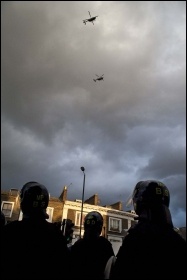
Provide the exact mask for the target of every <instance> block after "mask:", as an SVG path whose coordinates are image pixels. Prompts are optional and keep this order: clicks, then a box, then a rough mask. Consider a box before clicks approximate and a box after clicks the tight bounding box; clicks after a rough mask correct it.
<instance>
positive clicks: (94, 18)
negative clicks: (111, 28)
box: [83, 11, 98, 25]
mask: <svg viewBox="0 0 187 280" xmlns="http://www.w3.org/2000/svg"><path fill="white" fill-rule="evenodd" d="M88 13H89V15H90V18H87V19H84V20H83V23H84V24H85V25H86V22H87V21H89V22H92V23H93V25H94V20H96V17H98V16H95V17H92V16H91V14H90V12H89V11H88Z"/></svg>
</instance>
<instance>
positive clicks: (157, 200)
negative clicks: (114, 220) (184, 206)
mask: <svg viewBox="0 0 187 280" xmlns="http://www.w3.org/2000/svg"><path fill="white" fill-rule="evenodd" d="M132 201H133V205H134V210H135V212H136V214H138V215H139V214H140V213H141V212H142V211H143V210H145V209H150V208H152V207H159V206H161V205H164V206H166V207H169V202H170V194H169V190H168V188H167V187H166V186H165V185H164V184H163V183H161V182H159V181H156V180H147V181H140V182H138V183H137V184H136V186H135V188H134V191H133V194H132Z"/></svg>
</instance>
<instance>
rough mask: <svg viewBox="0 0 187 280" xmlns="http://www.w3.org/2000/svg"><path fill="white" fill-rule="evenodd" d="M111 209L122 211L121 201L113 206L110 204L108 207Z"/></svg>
mask: <svg viewBox="0 0 187 280" xmlns="http://www.w3.org/2000/svg"><path fill="white" fill-rule="evenodd" d="M110 206H111V207H112V208H113V209H116V210H119V211H121V210H122V202H121V201H118V202H116V203H114V204H111V205H110Z"/></svg>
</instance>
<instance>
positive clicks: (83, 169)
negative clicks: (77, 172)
mask: <svg viewBox="0 0 187 280" xmlns="http://www.w3.org/2000/svg"><path fill="white" fill-rule="evenodd" d="M81 170H82V172H83V173H84V171H85V168H84V167H83V166H82V167H81ZM85 177H86V175H85V173H84V179H83V189H82V206H81V219H80V238H81V229H82V214H83V203H84V187H85Z"/></svg>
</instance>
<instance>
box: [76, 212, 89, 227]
mask: <svg viewBox="0 0 187 280" xmlns="http://www.w3.org/2000/svg"><path fill="white" fill-rule="evenodd" d="M86 215H87V213H84V212H83V213H82V227H83V226H84V218H85V216H86ZM80 219H81V212H79V211H77V212H76V215H75V226H78V227H80Z"/></svg>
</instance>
